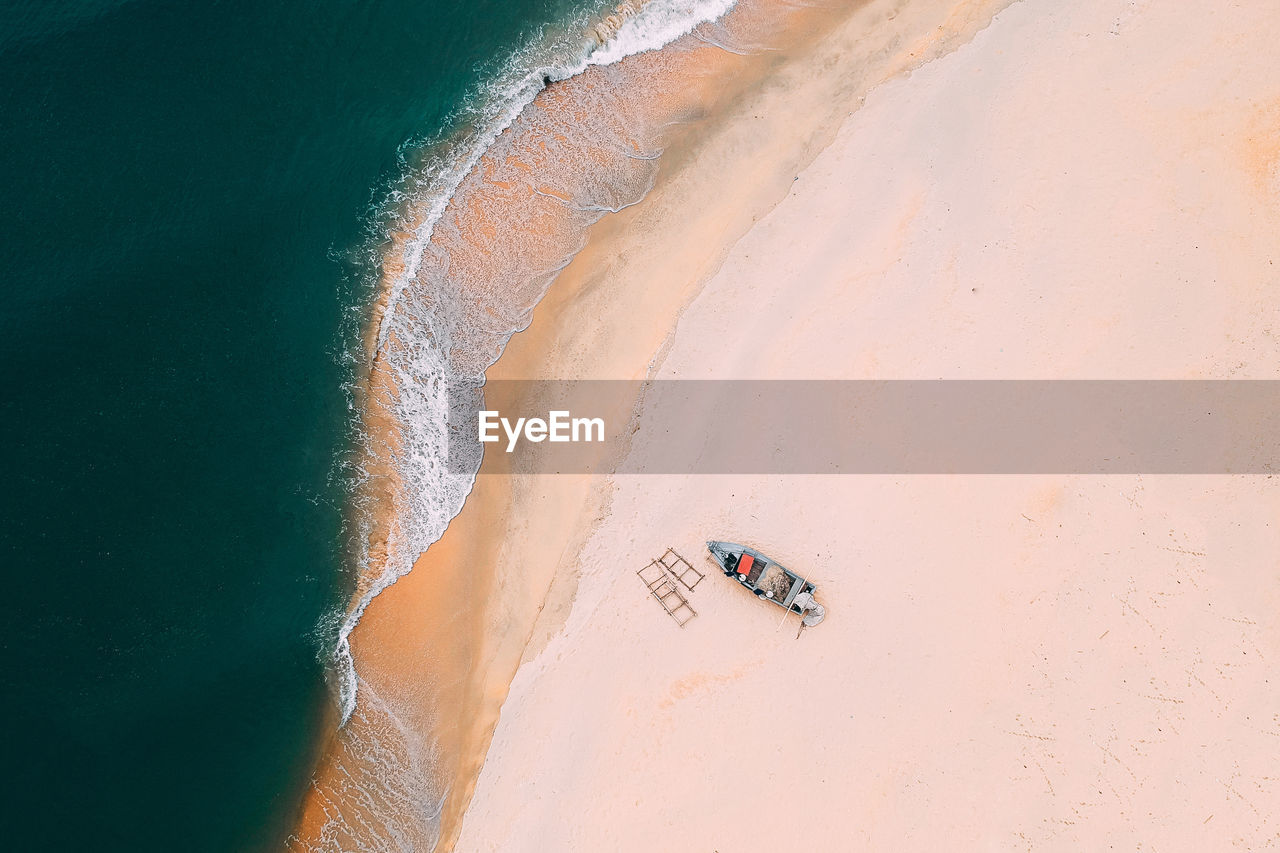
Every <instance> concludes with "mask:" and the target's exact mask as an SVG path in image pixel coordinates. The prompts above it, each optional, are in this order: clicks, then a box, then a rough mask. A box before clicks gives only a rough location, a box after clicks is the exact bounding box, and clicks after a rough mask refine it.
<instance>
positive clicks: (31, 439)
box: [0, 0, 602, 851]
mask: <svg viewBox="0 0 1280 853" xmlns="http://www.w3.org/2000/svg"><path fill="white" fill-rule="evenodd" d="M574 5H577V6H583V5H591V4H583V3H577V4H571V3H569V2H566V0H505V2H495V0H472V2H467V3H456V2H444V0H413V2H405V0H369V2H357V0H344V2H335V0H309V2H296V0H270V2H207V3H183V2H172V1H171V2H158V0H132V2H129V1H128V0H40V2H34V0H5V2H3V4H2V5H0V190H2V192H0V198H2V199H3V201H2V203H0V228H2V229H3V235H4V239H3V242H2V243H0V246H2V248H0V252H2V253H3V258H2V259H3V265H2V267H0V269H2V270H3V273H2V274H3V277H4V279H3V280H4V293H3V299H2V300H0V353H2V355H0V358H2V359H3V360H2V361H0V364H2V365H3V367H4V385H5V387H4V391H3V401H4V402H3V412H4V414H3V420H2V421H0V441H2V446H3V452H4V465H3V472H4V473H3V480H2V489H3V496H2V497H0V501H2V502H3V508H2V512H0V518H2V519H3V520H2V521H0V565H2V566H3V570H4V577H5V580H6V583H7V585H8V586H9V595H8V600H7V601H6V606H5V608H4V612H5V615H4V617H3V626H2V628H3V632H2V634H0V643H2V644H3V658H4V661H3V667H2V670H0V672H2V676H0V677H2V681H0V695H2V697H3V699H2V701H3V707H4V718H3V722H4V731H3V747H0V749H2V750H3V756H4V762H3V768H0V770H2V772H3V778H4V787H5V789H6V790H7V793H5V794H4V795H3V798H2V799H0V803H2V805H0V808H2V809H3V820H0V827H3V829H2V830H0V831H2V832H3V834H4V837H3V838H0V848H3V849H6V850H14V851H26V850H96V851H114V850H129V851H144V850H165V851H170V850H178V849H181V850H197V851H199V850H219V851H221V850H273V849H279V847H280V845H281V843H282V840H283V838H284V837H285V836H286V835H287V833H288V832H289V829H290V827H291V822H292V820H293V818H294V817H295V815H296V813H297V809H298V806H299V804H300V800H301V796H302V794H303V792H304V791H305V788H306V785H307V782H308V779H309V777H310V773H311V770H312V765H313V762H314V761H315V759H316V750H317V748H318V746H319V744H318V735H319V733H320V732H322V731H324V730H325V727H326V726H328V725H332V721H333V717H334V714H335V711H334V707H335V701H334V697H333V695H332V694H331V691H330V690H329V689H328V688H327V687H326V668H328V667H329V665H330V655H331V654H332V651H333V648H332V646H333V642H334V632H335V630H336V625H335V618H336V617H337V616H339V615H340V614H341V613H342V611H343V610H344V608H345V607H346V604H347V602H348V600H349V597H350V595H351V591H352V588H353V582H354V581H353V578H352V577H351V575H352V570H351V568H350V566H349V565H348V562H349V559H348V550H349V549H348V547H347V541H348V537H349V536H350V532H349V530H347V528H348V527H349V525H347V524H346V523H345V521H344V519H345V515H346V513H345V507H346V499H347V496H348V495H349V493H350V490H351V486H352V482H353V478H354V474H352V473H351V472H350V468H349V466H347V465H345V464H344V461H345V460H347V459H348V458H349V450H350V448H351V446H352V443H353V441H354V421H353V416H352V413H351V404H350V400H349V394H348V391H347V387H348V385H349V383H350V382H351V381H352V379H353V378H354V377H355V375H356V373H357V371H359V370H360V369H361V367H362V363H361V359H360V358H359V357H358V356H353V355H352V353H358V352H359V347H358V345H357V338H358V335H359V332H360V329H361V327H362V325H363V324H364V323H365V321H366V319H367V313H368V305H369V303H370V300H371V298H372V294H373V288H374V282H375V280H376V263H375V261H374V260H373V259H374V258H375V257H376V254H377V247H378V244H379V241H380V233H381V230H384V229H385V226H386V215H385V211H386V210H387V209H389V207H390V206H392V205H391V202H390V201H389V200H391V199H394V194H395V190H396V188H397V187H401V186H403V180H404V175H405V174H406V171H411V170H412V166H413V160H414V157H415V152H418V151H420V150H421V145H422V143H423V142H429V141H432V140H436V141H439V140H440V139H447V138H448V137H449V133H450V131H451V128H452V127H453V125H454V124H456V123H457V121H458V119H457V116H458V115H459V109H460V106H461V105H463V104H464V103H465V102H466V100H467V99H468V98H474V97H476V93H477V91H479V89H478V87H480V86H481V84H482V82H483V79H484V77H485V75H486V74H490V73H492V72H493V68H494V66H493V63H494V59H495V57H503V56H510V54H511V52H512V50H513V49H515V48H516V47H518V46H519V45H521V44H523V43H525V41H526V40H527V39H529V38H530V34H531V33H533V32H534V30H535V28H536V27H537V26H538V25H539V24H542V23H544V22H554V21H563V20H565V19H566V18H567V17H568V16H569V15H570V14H571V13H572V12H573V9H572V8H571V7H572V6H574ZM595 5H597V6H599V5H602V4H595Z"/></svg>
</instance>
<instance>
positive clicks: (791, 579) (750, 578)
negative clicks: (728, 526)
mask: <svg viewBox="0 0 1280 853" xmlns="http://www.w3.org/2000/svg"><path fill="white" fill-rule="evenodd" d="M707 550H708V551H710V552H711V556H712V557H713V558H714V559H715V561H716V562H717V563H719V564H720V568H721V569H723V570H724V573H725V576H726V577H731V578H733V579H734V580H736V581H737V582H738V583H740V584H742V585H743V586H745V587H746V588H747V589H749V590H751V591H752V592H753V593H755V595H756V597H757V598H763V599H766V600H768V601H772V602H773V603H774V604H776V605H778V606H779V607H785V608H786V609H787V610H789V611H791V612H792V613H797V614H799V615H800V619H801V621H802V622H803V623H804V624H805V625H806V626H810V627H811V626H813V625H817V624H818V623H819V622H821V621H822V619H823V617H824V616H826V615H827V611H826V609H825V608H823V606H822V605H821V604H819V603H818V602H816V601H814V599H813V593H814V586H813V584H811V583H809V582H808V581H807V580H805V579H804V578H802V577H800V576H799V575H798V574H796V573H795V572H793V571H790V570H789V569H787V568H786V567H784V566H782V565H781V564H780V563H778V562H777V561H776V560H772V559H770V558H768V557H766V556H765V555H764V554H761V553H760V552H759V551H757V550H755V549H754V548H748V547H747V546H746V545H739V544H737V543H736V542H707Z"/></svg>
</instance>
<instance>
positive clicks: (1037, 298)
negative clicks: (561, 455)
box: [457, 0, 1280, 851]
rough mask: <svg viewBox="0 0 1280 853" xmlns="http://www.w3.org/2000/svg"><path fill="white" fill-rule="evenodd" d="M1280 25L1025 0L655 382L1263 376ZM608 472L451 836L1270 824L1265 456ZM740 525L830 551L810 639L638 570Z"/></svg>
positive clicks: (962, 834) (1012, 833)
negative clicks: (861, 473) (868, 469)
mask: <svg viewBox="0 0 1280 853" xmlns="http://www.w3.org/2000/svg"><path fill="white" fill-rule="evenodd" d="M1274 17H1275V16H1274V13H1272V12H1269V11H1265V10H1261V9H1258V8H1254V9H1252V10H1250V9H1247V8H1235V9H1232V10H1231V11H1230V12H1228V11H1226V10H1219V11H1217V12H1216V13H1214V14H1213V15H1211V16H1209V17H1208V18H1207V19H1206V17H1205V16H1204V14H1203V10H1201V12H1200V13H1197V11H1196V10H1193V9H1191V8H1187V7H1181V6H1178V5H1175V4H1171V3H1146V4H1136V3H1126V2H1101V1H1100V0H1099V1H1098V2H1087V3H1083V4H1075V5H1074V6H1073V7H1072V8H1071V9H1069V10H1068V9H1063V8H1060V7H1057V6H1056V5H1055V4H1050V3H1047V2H1036V0H1024V2H1021V3H1018V4H1015V5H1014V6H1012V7H1010V8H1009V9H1007V10H1005V11H1004V12H1002V13H1001V14H1000V15H999V16H998V17H997V18H996V19H995V21H994V22H993V23H992V24H991V26H990V27H989V28H987V29H985V30H984V31H982V32H981V33H979V34H978V35H977V36H976V37H975V38H974V39H973V40H972V42H971V43H969V44H967V45H965V46H963V47H960V48H959V49H957V50H955V51H954V52H952V53H949V54H948V55H945V56H943V57H941V58H939V59H936V60H935V61H933V62H930V63H929V64H927V65H925V66H924V67H922V68H920V69H918V70H916V71H914V72H913V73H912V74H910V75H909V76H907V77H897V78H895V79H892V80H889V81H887V82H885V83H884V84H883V85H881V86H879V87H877V88H876V89H875V90H874V91H873V92H872V94H871V96H870V97H869V98H868V99H867V101H866V103H865V105H863V106H862V108H861V109H858V110H856V111H850V114H849V116H848V118H847V120H845V121H844V123H843V125H842V127H841V128H840V131H839V135H838V137H837V138H836V139H835V140H834V141H833V142H832V144H831V145H829V146H828V147H827V148H826V149H825V150H824V151H823V152H822V153H821V155H820V156H819V157H818V158H817V160H816V161H815V162H814V163H813V164H812V165H810V166H809V167H808V168H806V169H805V170H804V171H803V172H802V173H800V175H799V177H798V179H797V180H795V181H794V187H793V188H792V189H791V191H790V193H789V194H788V196H787V198H786V199H785V200H784V201H783V202H781V203H780V204H779V205H777V207H776V208H775V209H774V210H772V212H770V213H769V215H768V216H766V217H764V218H762V219H761V220H760V222H759V223H757V224H756V225H755V226H754V227H752V228H751V229H750V231H749V232H748V233H747V234H746V235H745V236H743V237H742V238H741V239H739V240H737V241H736V242H734V244H733V246H732V248H731V249H730V251H729V252H728V255H727V257H726V258H725V259H724V261H723V263H722V264H721V265H720V266H719V268H718V271H717V272H716V273H715V275H714V276H713V277H712V278H711V280H710V281H709V282H707V283H706V285H705V286H704V287H702V288H701V289H700V291H699V292H698V294H697V296H696V298H694V299H693V300H692V302H691V304H690V305H689V306H688V307H687V308H686V309H685V310H684V311H683V312H682V313H681V315H680V318H679V322H678V323H677V324H676V325H675V327H674V331H673V333H672V335H671V336H670V338H669V339H668V340H666V342H665V344H664V346H663V348H662V349H660V350H657V351H655V354H654V361H653V365H652V367H651V374H652V375H654V376H658V377H671V378H679V377H686V378H692V377H696V378H705V377H718V378H746V377H804V378H810V377H815V376H819V377H839V378H939V377H940V378H1120V377H1124V378H1138V377H1140V378H1191V377H1215V378H1245V377H1252V378H1267V377H1270V376H1272V375H1274V371H1275V370H1276V368H1277V366H1278V365H1277V352H1276V347H1275V344H1274V340H1273V338H1272V336H1271V331H1270V326H1271V322H1272V317H1274V308H1273V307H1272V305H1271V302H1272V295H1271V294H1270V293H1269V292H1268V290H1269V288H1272V287H1274V285H1275V282H1276V274H1275V267H1274V261H1275V259H1276V258H1277V257H1278V256H1280V240H1278V239H1277V234H1280V230H1278V229H1277V226H1278V225H1280V222H1278V221H1277V220H1278V217H1280V172H1277V162H1278V161H1277V150H1278V149H1277V143H1276V140H1277V139H1280V133H1278V132H1277V131H1280V127H1278V126H1277V122H1278V121H1280V113H1278V112H1277V111H1276V104H1277V103H1280V101H1278V100H1277V98H1278V97H1280V81H1277V79H1276V78H1275V75H1274V74H1272V73H1270V71H1269V69H1268V62H1267V60H1266V56H1267V55H1268V50H1267V47H1266V37H1265V35H1264V34H1265V33H1266V32H1268V31H1270V30H1271V27H1270V26H1269V25H1272V24H1274V23H1275V20H1274ZM624 239H628V238H624ZM629 239H643V238H637V237H635V236H634V235H633V236H631V237H630V238H629ZM660 269H661V262H660V261H659V262H654V263H653V265H652V266H647V268H646V269H645V270H643V271H638V272H636V273H634V275H635V278H636V280H637V283H638V282H639V280H640V279H641V278H642V277H644V276H646V275H647V276H648V278H649V279H650V280H654V279H657V278H658V277H659V275H660V272H659V270H660ZM618 274H619V272H618V271H616V270H615V272H614V275H615V276H616V275H618ZM615 280H616V279H615ZM547 308H548V310H547V312H546V314H547V315H557V314H559V312H568V313H570V314H572V312H573V311H574V310H575V309H574V308H573V307H571V306H562V305H558V304H555V303H548V306H547ZM583 310H588V309H586V308H584V309H583ZM646 316H647V315H646ZM541 319H542V318H541V316H540V317H539V321H541ZM539 321H535V326H534V330H535V331H536V330H537V328H538V322H539ZM758 335H767V336H768V339H769V340H770V342H771V345H770V346H767V347H763V348H760V349H756V348H751V347H748V346H745V343H746V341H748V340H751V339H753V338H754V337H755V336H758ZM562 346H563V344H562ZM639 420H640V423H641V424H642V425H643V424H644V422H645V419H644V415H643V413H642V414H641V417H640V419H639ZM702 428H705V429H714V428H715V425H714V424H705V425H702ZM642 429H643V426H642ZM597 490H598V491H597V494H598V497H597V498H596V499H595V502H594V503H593V502H590V501H589V502H587V503H586V504H585V506H586V507H587V509H584V510H583V511H582V512H581V513H580V515H579V516H578V520H577V524H578V526H579V527H581V528H587V529H590V531H591V532H590V534H589V535H588V536H587V537H586V539H585V544H584V547H581V548H574V549H571V550H576V552H577V556H576V558H575V557H572V556H566V558H565V562H564V564H563V565H562V566H561V568H560V569H559V574H558V576H557V577H558V578H573V580H564V581H563V584H564V585H573V587H574V590H575V592H574V595H573V597H572V599H571V603H570V597H569V596H568V595H567V594H564V595H561V596H559V597H553V598H552V599H550V600H549V602H548V608H547V610H546V611H544V619H546V620H547V621H552V616H551V613H552V611H554V612H555V614H556V618H564V619H565V622H564V625H563V627H561V628H560V629H558V630H553V629H552V628H550V627H548V628H547V629H546V631H545V634H546V635H547V636H548V637H549V640H548V641H547V642H546V643H545V644H543V643H541V642H539V643H537V644H535V645H534V646H531V647H530V649H529V651H528V653H527V654H526V656H525V662H524V665H523V666H522V667H521V669H520V670H519V672H518V673H517V675H516V678H515V680H514V682H513V684H512V687H511V691H510V695H509V696H508V697H507V699H506V701H505V703H504V704H503V706H502V713H501V720H500V722H499V724H498V727H497V730H496V732H495V734H494V737H493V741H492V744H491V745H490V748H489V750H488V753H487V757H486V760H485V764H484V768H483V770H482V771H481V773H480V777H479V782H478V785H477V788H476V792H475V796H474V798H473V800H472V802H471V805H470V808H469V809H468V811H467V813H466V816H465V818H464V820H463V824H462V833H461V837H460V840H459V843H458V848H457V849H459V850H468V851H470V850H504V851H515V850H539V849H543V850H546V849H552V850H600V849H615V850H651V849H687V850H721V851H726V850H769V849H797V848H798V847H800V846H803V847H804V848H805V849H819V850H837V849H869V850H878V849H916V850H926V849H938V847H939V846H941V845H945V846H947V847H949V848H952V849H1008V850H1031V849H1060V850H1067V849H1101V848H1104V847H1108V846H1114V847H1115V848H1117V849H1151V850H1191V849H1199V850H1203V849H1237V848H1238V849H1265V848H1267V847H1269V846H1270V845H1272V844H1274V843H1276V841H1277V839H1280V835H1278V833H1280V811H1278V810H1277V809H1276V808H1275V806H1274V802H1275V801H1276V799H1277V784H1278V783H1277V780H1276V777H1275V775H1274V772H1273V769H1272V767H1271V762H1270V760H1269V758H1268V756H1269V755H1271V754H1272V753H1273V751H1274V744H1275V739H1276V738H1277V737H1278V736H1280V716H1277V713H1278V712H1280V690H1278V689H1277V686H1276V683H1275V681H1274V679H1273V678H1272V677H1271V674H1270V672H1269V669H1270V667H1271V665H1272V663H1271V662H1272V661H1273V660H1274V659H1275V658H1276V656H1277V655H1278V654H1280V624H1278V623H1277V617H1276V614H1277V604H1280V583H1278V582H1277V574H1276V570H1275V568H1276V563H1275V557H1274V554H1275V553H1277V549H1276V546H1277V544H1280V543H1277V531H1276V527H1275V519H1276V517H1277V511H1278V510H1280V500H1277V496H1276V495H1275V491H1274V486H1273V481H1272V480H1271V479H1269V478H1264V477H1256V478H1248V477H1241V478H1229V477H1182V478H1179V477H1089V476H1073V477H1009V478H996V477H969V478H946V477H903V478H894V477H850V478H833V477H813V478H800V477H793V478H750V477H741V478H733V477H724V478H711V477H702V478H682V477H639V476H637V477H616V478H613V479H611V480H609V481H607V482H604V483H601V484H599V485H598V486H597ZM601 504H603V505H604V506H605V507H606V509H605V511H604V514H603V516H598V513H599V510H598V509H596V507H597V506H599V505H601ZM529 507H530V511H531V512H533V513H534V514H533V515H532V516H529V515H526V516H524V519H525V523H528V524H531V525H532V524H536V523H537V522H536V518H537V515H536V510H533V507H532V504H529ZM721 537H723V538H730V539H740V540H743V541H747V542H749V543H750V544H753V545H755V546H757V547H759V548H761V549H763V550H766V551H767V552H768V553H770V554H772V555H774V556H776V557H777V558H778V559H780V560H781V561H783V562H784V563H786V564H787V565H789V566H791V567H792V568H796V569H797V570H801V571H805V572H807V573H808V574H809V575H810V576H811V577H812V578H814V579H815V580H817V581H818V583H819V588H820V590H821V592H822V594H823V597H824V600H825V602H826V605H827V608H828V613H829V615H828V618H827V620H826V622H824V623H823V624H822V625H820V626H818V627H816V628H814V629H812V630H810V631H807V632H806V633H805V634H804V635H803V636H801V637H800V639H798V640H797V639H795V625H794V624H793V623H788V624H787V625H780V624H779V613H778V611H777V610H776V609H773V608H768V607H763V606H761V605H759V604H758V602H756V601H755V600H754V599H752V598H751V597H750V596H748V595H745V594H744V593H743V592H742V591H741V590H740V589H738V588H737V587H735V586H733V585H731V584H728V583H725V582H724V581H723V579H722V578H720V577H718V576H714V575H713V576H712V577H709V578H708V579H707V580H706V581H704V582H703V584H701V585H699V586H698V588H697V589H696V590H695V591H694V592H693V593H691V594H690V599H691V602H692V603H693V604H694V605H695V606H696V608H697V609H698V611H699V616H698V617H697V618H696V619H694V620H693V621H692V622H691V623H690V624H689V625H688V626H687V627H685V628H684V629H680V628H677V627H676V626H675V624H674V623H673V622H672V621H671V620H670V618H669V617H668V616H667V615H666V614H665V613H664V612H663V611H662V609H661V608H660V607H659V606H658V605H657V603H656V602H655V601H653V600H652V599H651V598H648V597H647V596H646V593H645V590H644V588H643V586H642V584H641V583H640V582H639V581H638V580H637V578H636V577H635V576H634V574H633V572H634V570H635V569H637V568H639V567H640V566H641V565H643V564H644V563H645V562H647V561H648V560H649V559H651V558H653V557H655V556H657V555H659V554H661V553H662V552H663V550H664V549H665V548H667V547H668V546H673V547H675V548H677V549H678V550H680V551H681V552H683V553H684V554H685V555H686V556H688V557H690V558H691V559H692V560H694V561H695V562H696V563H700V564H701V565H703V566H704V567H705V566H706V563H705V561H704V553H705V552H704V548H703V540H705V539H707V538H721ZM570 541H572V537H570ZM554 588H555V587H553V589H554Z"/></svg>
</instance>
